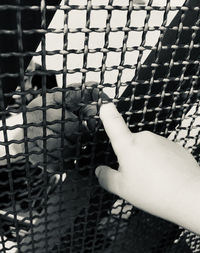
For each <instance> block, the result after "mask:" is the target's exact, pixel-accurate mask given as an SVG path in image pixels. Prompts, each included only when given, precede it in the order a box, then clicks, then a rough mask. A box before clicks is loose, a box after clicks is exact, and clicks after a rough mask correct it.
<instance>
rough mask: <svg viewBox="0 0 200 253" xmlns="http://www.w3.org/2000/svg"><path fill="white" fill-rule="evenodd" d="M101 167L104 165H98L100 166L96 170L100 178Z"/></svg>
mask: <svg viewBox="0 0 200 253" xmlns="http://www.w3.org/2000/svg"><path fill="white" fill-rule="evenodd" d="M101 169H102V166H98V167H97V168H96V170H95V175H96V177H97V178H99V175H100V173H101Z"/></svg>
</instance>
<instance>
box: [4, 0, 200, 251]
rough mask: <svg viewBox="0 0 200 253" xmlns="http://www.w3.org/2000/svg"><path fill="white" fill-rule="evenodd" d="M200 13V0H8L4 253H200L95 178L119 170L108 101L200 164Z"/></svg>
mask: <svg viewBox="0 0 200 253" xmlns="http://www.w3.org/2000/svg"><path fill="white" fill-rule="evenodd" d="M199 14H200V3H199V1H198V0H190V1H189V0H187V1H181V0H180V1H178V0H176V1H170V0H162V1H161V0H160V1H156V0H154V1H153V0H150V1H136V0H129V1H128V0H126V1H123V2H122V1H118V0H109V1H108V0H105V1H101V2H99V1H95V0H87V1H86V0H79V1H78V0H65V1H64V0H63V1H59V0H58V1H57V0H56V1H55V0H54V1H51V0H37V1H35V0H34V1H32V0H29V1H24V0H12V1H8V0H7V1H3V0H2V1H1V3H0V108H1V110H0V120H1V122H0V189H1V192H0V219H1V222H0V251H1V252H3V253H12V252H32V253H34V252H35V253H36V252H37V253H43V252H48V253H49V252H52V253H53V252H55V253H57V252H60V253H61V252H63V253H64V252H75V253H79V252H84V253H92V252H95V253H96V252H101V253H111V252H115V253H117V252H127V253H128V252H130V253H137V252H144V253H156V252H170V253H175V252H184V253H185V252H191V253H192V252H200V238H199V236H197V235H195V234H193V233H191V232H189V231H187V230H185V229H183V228H181V227H179V226H177V225H175V224H172V223H169V222H167V221H164V220H162V219H160V218H157V217H154V216H152V215H150V214H147V213H145V212H143V211H141V210H139V209H137V208H135V207H134V206H132V205H130V204H129V203H127V202H125V201H124V200H121V199H119V198H118V197H117V196H114V195H112V194H110V193H108V192H106V191H104V190H103V189H101V188H100V186H99V184H98V182H97V179H96V178H95V176H94V170H95V168H96V167H97V166H98V165H99V164H107V165H109V166H111V167H113V168H116V169H117V166H118V163H117V159H116V157H115V155H114V153H113V150H112V147H111V145H110V142H109V140H108V138H107V136H106V134H105V131H104V129H103V126H102V125H101V122H100V118H99V108H100V106H101V104H102V103H103V102H105V101H106V100H112V101H113V102H114V103H115V104H116V106H117V108H118V110H119V111H120V113H121V114H122V115H123V117H124V119H125V121H126V123H127V125H128V126H129V128H130V129H131V131H133V132H135V131H142V130H150V131H153V132H154V133H157V134H160V135H162V136H165V137H168V138H169V139H171V140H173V141H177V142H178V143H180V145H182V146H184V147H185V148H187V149H188V150H189V151H190V152H191V153H192V154H193V155H194V157H195V158H196V160H197V161H199V126H200V124H199V121H200V120H199V117H200V109H199V71H200V64H199V51H200V44H199V35H200V27H199Z"/></svg>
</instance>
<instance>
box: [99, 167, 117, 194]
mask: <svg viewBox="0 0 200 253" xmlns="http://www.w3.org/2000/svg"><path fill="white" fill-rule="evenodd" d="M95 174H96V176H97V178H98V181H99V184H100V185H101V187H103V188H104V189H105V190H107V191H108V192H111V193H113V194H116V195H119V194H120V191H119V181H120V173H119V172H118V171H116V170H113V169H112V168H110V167H108V166H98V167H97V168H96V170H95Z"/></svg>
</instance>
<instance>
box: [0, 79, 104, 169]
mask: <svg viewBox="0 0 200 253" xmlns="http://www.w3.org/2000/svg"><path fill="white" fill-rule="evenodd" d="M62 96H63V95H62V92H61V91H55V92H52V93H47V94H46V106H47V107H49V108H48V109H47V110H46V112H45V114H46V124H45V125H44V120H43V111H42V110H41V108H42V105H43V99H42V96H38V97H37V98H35V99H34V100H32V101H31V102H30V103H29V104H28V106H27V109H28V112H27V113H26V118H27V124H28V125H29V126H28V127H27V137H28V142H27V143H28V145H27V147H28V152H29V156H28V159H29V161H30V162H31V163H32V164H37V165H38V166H40V167H44V158H45V157H44V142H43V139H42V138H43V130H45V131H46V137H45V139H46V149H47V152H46V153H47V155H46V160H47V161H46V162H47V170H48V171H55V170H57V169H59V161H60V160H62V159H63V158H64V159H66V158H70V157H72V156H73V155H75V151H76V142H77V137H78V135H80V134H82V135H85V134H86V133H88V130H93V129H94V128H95V125H96V120H95V119H94V118H93V116H95V115H96V113H97V103H96V102H97V101H98V98H99V96H101V98H102V99H108V97H107V96H106V95H105V94H104V93H102V92H101V94H100V93H99V89H98V88H97V84H96V83H94V82H88V83H85V89H84V90H83V91H81V84H72V85H70V86H69V87H68V88H67V90H66V93H65V97H64V100H63V97H62ZM94 102H95V103H94ZM63 103H65V110H64V114H65V122H64V139H63V142H64V150H63V152H62V151H61V141H62V139H61V138H62V137H61V131H62V130H61V129H62V125H61V122H60V121H61V119H62V104H63ZM80 115H82V121H83V122H84V124H82V122H80V117H79V116H80ZM18 117H19V116H18ZM16 123H17V124H18V123H19V122H14V125H15V124H16ZM22 124H23V122H22ZM0 134H2V137H3V132H2V133H1V132H0ZM2 139H3V138H2ZM8 140H9V141H11V140H17V141H21V143H19V142H18V143H12V144H10V145H9V151H10V152H9V153H10V154H11V155H15V156H16V157H13V158H11V159H10V161H11V163H12V162H16V161H18V160H19V159H21V158H22V157H23V154H24V153H25V143H24V130H23V128H16V129H14V130H11V131H10V132H9V131H8ZM20 153H21V154H22V155H21V156H18V155H19V154H20ZM4 155H5V149H4V147H3V146H0V157H3V156H4ZM6 163H7V161H6V159H4V160H1V161H0V164H1V165H5V164H6Z"/></svg>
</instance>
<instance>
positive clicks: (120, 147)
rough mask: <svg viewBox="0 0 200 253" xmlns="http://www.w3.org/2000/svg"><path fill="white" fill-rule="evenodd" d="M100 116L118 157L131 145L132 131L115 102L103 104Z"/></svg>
mask: <svg viewBox="0 0 200 253" xmlns="http://www.w3.org/2000/svg"><path fill="white" fill-rule="evenodd" d="M100 118H101V120H102V122H103V125H104V128H105V130H106V133H107V135H108V137H109V138H110V141H111V143H112V146H113V149H114V151H115V153H116V155H117V156H118V157H119V156H121V154H123V153H124V152H126V149H127V147H128V146H129V145H130V142H131V139H132V133H131V131H130V130H129V129H128V127H127V125H126V123H125V121H124V119H123V118H122V116H121V114H120V113H119V112H118V111H117V108H116V107H115V105H114V104H113V103H108V104H103V105H102V106H101V108H100Z"/></svg>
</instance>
